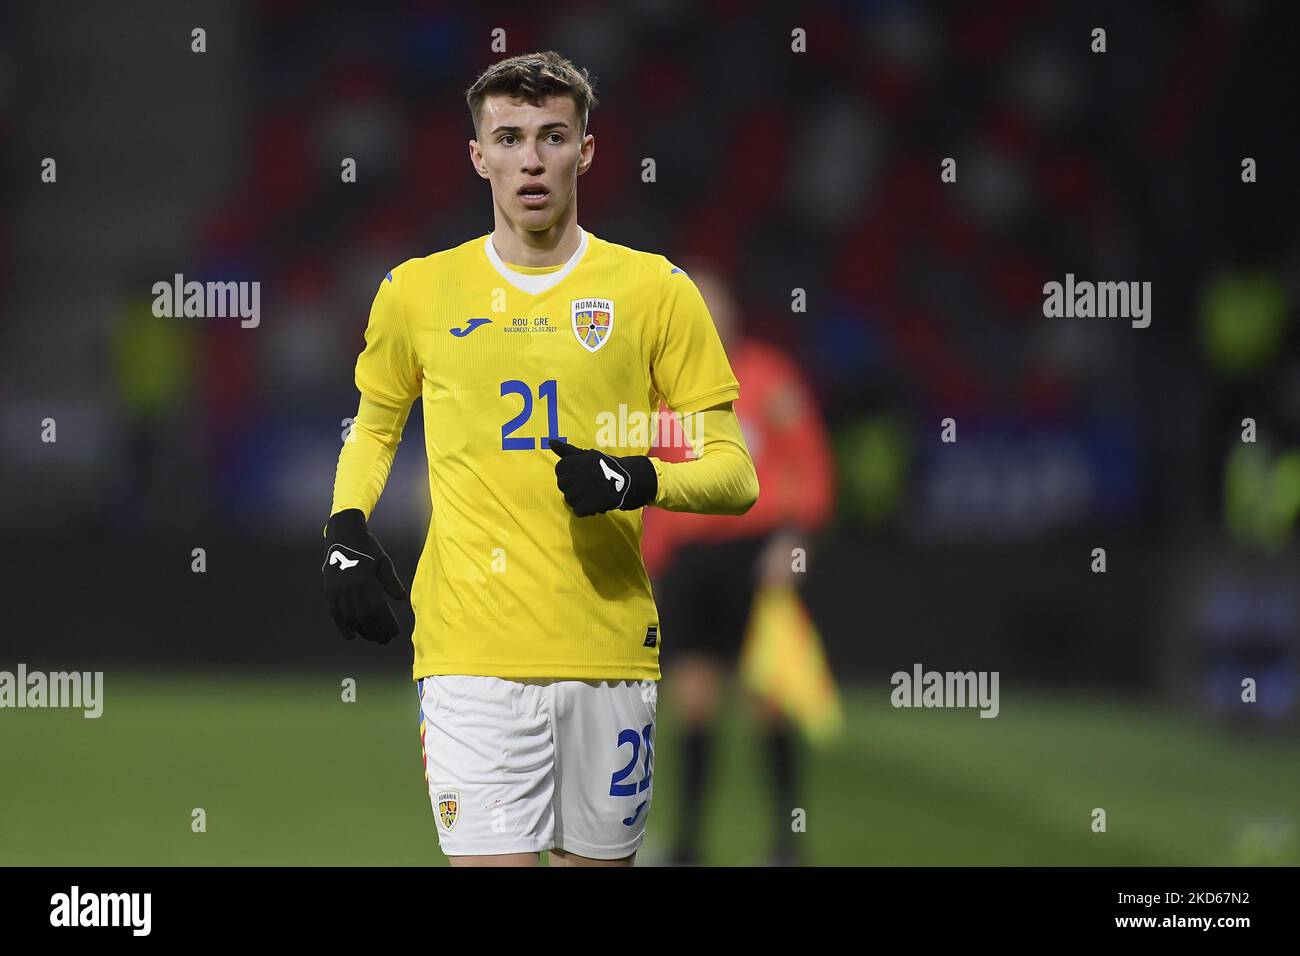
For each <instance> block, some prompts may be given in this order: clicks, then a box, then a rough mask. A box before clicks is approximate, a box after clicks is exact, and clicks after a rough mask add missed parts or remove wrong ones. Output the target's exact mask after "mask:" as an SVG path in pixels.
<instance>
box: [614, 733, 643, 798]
mask: <svg viewBox="0 0 1300 956" xmlns="http://www.w3.org/2000/svg"><path fill="white" fill-rule="evenodd" d="M624 744H631V745H632V759H631V760H629V761H628V762H627V766H626V767H624V768H623V769H622V770H618V771H615V773H614V775H613V776H612V777H610V778H609V795H610V796H611V797H630V796H632V795H633V794H634V793H636V784H634V783H619V781H620V780H622V779H623V778H624V777H626V776H627V775H628V774H630V773H631V772H632V768H633V767H635V766H636V758H637V757H639V756H641V735H640V734H638V733H637V732H636V731H635V730H633V729H632V728H631V727H629V728H627V729H626V730H621V731H619V734H618V746H619V747H622V746H623V745H624Z"/></svg>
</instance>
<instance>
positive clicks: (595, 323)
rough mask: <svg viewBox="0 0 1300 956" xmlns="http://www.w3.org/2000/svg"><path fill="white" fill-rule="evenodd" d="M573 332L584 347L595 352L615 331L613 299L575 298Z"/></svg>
mask: <svg viewBox="0 0 1300 956" xmlns="http://www.w3.org/2000/svg"><path fill="white" fill-rule="evenodd" d="M572 302H573V334H574V335H576V336H577V337H578V341H579V342H580V343H582V347H583V348H584V349H586V350H587V351H588V352H595V351H596V350H598V349H599V348H600V347H601V346H602V345H604V344H605V343H606V342H608V341H609V337H610V335H612V334H613V332H614V300H613V299H574V300H572Z"/></svg>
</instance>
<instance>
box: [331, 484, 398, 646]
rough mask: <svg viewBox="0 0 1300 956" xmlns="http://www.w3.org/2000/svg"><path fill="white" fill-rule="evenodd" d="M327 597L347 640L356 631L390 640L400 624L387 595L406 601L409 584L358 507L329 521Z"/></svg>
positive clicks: (370, 637)
mask: <svg viewBox="0 0 1300 956" xmlns="http://www.w3.org/2000/svg"><path fill="white" fill-rule="evenodd" d="M325 537H326V539H327V540H328V542H329V544H327V545H326V547H325V563H324V564H323V565H322V566H321V573H322V574H323V575H324V577H325V600H326V602H327V603H328V604H329V609H330V617H332V618H334V623H335V624H337V625H338V627H339V630H340V631H342V632H343V636H344V637H346V638H347V639H348V640H349V641H350V640H352V639H353V638H354V637H356V636H357V635H358V634H359V635H360V636H361V637H362V638H364V639H365V640H367V641H374V642H375V643H376V644H387V643H388V642H389V641H391V640H392V639H393V638H394V637H396V636H397V634H398V632H399V630H400V629H399V628H398V626H397V618H396V617H395V616H394V615H393V609H392V608H390V607H389V606H388V601H387V600H385V599H384V594H385V592H386V593H387V594H388V596H389V597H391V598H392V599H393V600H394V601H405V600H406V588H404V587H402V582H401V581H399V580H397V571H396V570H395V569H394V568H393V562H392V559H391V558H389V557H388V555H387V554H385V553H384V549H383V548H382V547H380V545H379V542H378V541H376V540H375V536H374V535H373V534H371V533H370V532H369V530H367V528H366V516H365V515H364V514H362V513H361V510H360V509H358V508H349V509H348V510H346V511H340V512H339V513H338V514H336V515H333V516H332V517H331V518H330V520H329V524H328V525H326V526H325Z"/></svg>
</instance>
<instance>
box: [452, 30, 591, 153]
mask: <svg viewBox="0 0 1300 956" xmlns="http://www.w3.org/2000/svg"><path fill="white" fill-rule="evenodd" d="M497 95H504V96H511V97H518V98H519V99H522V100H525V101H527V102H528V103H531V104H532V105H533V106H540V105H541V103H542V101H543V100H544V99H546V98H547V97H548V96H569V97H572V98H573V104H574V106H575V107H576V108H577V113H578V119H579V121H580V122H581V123H582V132H583V133H586V132H587V114H588V113H589V112H590V111H591V108H592V107H593V106H595V105H596V92H595V90H594V89H592V79H591V77H590V76H589V75H588V73H587V71H586V70H580V69H578V68H577V67H576V66H574V65H573V64H572V63H570V62H569V61H568V60H566V59H565V58H564V57H562V56H560V54H558V53H556V52H555V51H554V50H547V51H546V52H544V53H524V54H522V55H520V56H512V57H510V59H508V60H502V61H501V62H499V63H493V64H492V65H491V66H490V67H488V68H487V70H485V71H484V73H483V75H482V76H480V77H479V78H478V79H477V80H475V81H474V85H473V86H471V87H470V88H469V89H468V90H466V91H465V101H466V102H467V103H468V104H469V115H470V118H471V119H472V120H473V121H474V134H475V135H476V136H477V135H478V120H479V112H480V110H482V108H483V101H484V100H486V99H487V98H488V97H489V96H497Z"/></svg>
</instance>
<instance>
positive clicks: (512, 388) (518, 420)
mask: <svg viewBox="0 0 1300 956" xmlns="http://www.w3.org/2000/svg"><path fill="white" fill-rule="evenodd" d="M555 389H556V385H555V379H553V378H551V379H547V380H546V381H545V382H542V384H541V385H539V386H537V397H538V399H539V400H540V399H543V398H544V399H546V435H545V437H543V438H542V439H541V447H542V448H545V447H546V445H547V443H548V442H549V441H550V440H551V439H552V438H556V439H559V440H560V441H568V439H567V438H565V437H564V436H563V435H561V434H560V409H559V404H560V402H559V398H558V397H557V395H556V390H555ZM507 395H520V396H522V397H523V400H524V407H523V408H521V409H520V410H519V414H518V415H516V416H515V417H514V418H512V419H510V421H508V422H506V423H505V424H504V425H502V426H501V450H502V451H532V450H533V449H534V448H537V447H538V445H537V440H536V439H533V438H512V437H511V435H512V433H513V432H515V431H516V430H517V429H518V428H519V427H520V426H521V425H523V424H524V423H525V422H526V421H528V419H530V418H532V415H533V390H532V389H531V388H529V387H528V383H526V382H521V381H519V379H517V378H512V379H510V381H508V382H502V383H501V397H502V398H505V397H506V396H507Z"/></svg>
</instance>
